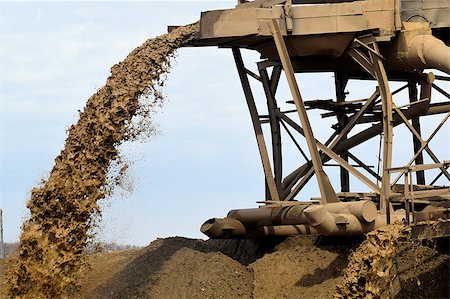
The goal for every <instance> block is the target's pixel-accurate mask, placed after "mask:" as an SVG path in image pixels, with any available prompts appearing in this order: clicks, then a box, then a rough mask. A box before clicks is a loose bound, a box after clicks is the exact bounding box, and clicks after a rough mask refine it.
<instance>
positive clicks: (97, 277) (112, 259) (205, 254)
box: [83, 238, 252, 298]
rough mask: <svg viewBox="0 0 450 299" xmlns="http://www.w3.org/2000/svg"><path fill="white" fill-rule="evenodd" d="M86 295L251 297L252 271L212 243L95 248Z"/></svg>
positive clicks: (169, 242)
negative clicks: (103, 250)
mask: <svg viewBox="0 0 450 299" xmlns="http://www.w3.org/2000/svg"><path fill="white" fill-rule="evenodd" d="M92 267H93V271H92V272H91V274H90V275H89V276H87V277H86V278H85V281H86V284H85V289H84V292H83V293H84V296H83V297H85V298H230V296H232V297H242V298H250V297H251V293H252V275H251V271H250V270H248V269H247V268H246V267H245V266H244V265H242V264H241V263H239V262H237V261H235V260H233V259H232V258H230V257H228V256H226V255H225V254H222V253H221V252H220V251H219V249H218V247H217V246H216V244H209V243H208V242H205V241H202V240H191V239H185V238H169V239H159V240H156V241H154V242H152V243H151V244H150V245H149V246H148V247H146V248H144V249H141V250H132V251H124V252H116V253H111V254H109V253H108V254H98V255H95V256H93V257H92Z"/></svg>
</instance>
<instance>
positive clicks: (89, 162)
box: [3, 24, 198, 298]
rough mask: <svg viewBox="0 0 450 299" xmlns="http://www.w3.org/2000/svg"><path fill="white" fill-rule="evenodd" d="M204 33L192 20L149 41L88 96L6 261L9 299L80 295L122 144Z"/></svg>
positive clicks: (139, 129)
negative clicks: (174, 65)
mask: <svg viewBox="0 0 450 299" xmlns="http://www.w3.org/2000/svg"><path fill="white" fill-rule="evenodd" d="M197 31H198V29H197V25H195V24H194V25H188V26H184V27H179V28H178V29H175V30H174V31H172V32H171V33H169V34H165V35H162V36H159V37H156V38H153V39H149V40H147V41H146V42H145V43H144V44H142V45H141V46H140V47H138V48H136V49H134V50H133V51H132V52H131V53H130V54H129V55H128V56H127V57H126V59H125V60H124V61H122V62H120V63H119V64H116V65H114V66H113V67H112V69H111V76H110V77H109V78H108V80H107V82H106V84H105V86H104V87H102V88H100V89H99V90H98V91H97V92H96V93H95V94H94V95H92V96H91V97H90V98H89V100H88V101H87V104H86V107H85V108H84V110H83V111H82V112H81V113H80V118H79V120H78V122H77V123H76V124H75V125H73V126H71V127H70V129H69V130H68V137H67V139H66V142H65V148H64V150H62V151H61V153H60V154H59V156H58V157H57V158H56V159H55V165H54V167H53V169H52V171H51V173H50V175H49V177H48V179H47V180H46V181H45V182H42V184H41V185H40V186H39V187H36V188H34V189H33V190H32V192H31V198H30V200H29V201H28V203H27V207H28V208H29V210H30V217H29V219H28V220H27V221H26V222H25V223H24V224H23V227H22V234H21V236H20V246H19V249H18V252H17V254H16V256H14V257H12V258H11V259H10V260H9V261H8V263H7V269H6V278H5V281H4V283H3V295H4V296H5V297H6V298H25V297H26V298H59V297H67V296H69V297H73V296H76V294H77V291H78V288H79V281H80V280H79V278H80V276H81V273H82V272H83V269H85V267H86V266H87V264H86V262H87V259H86V254H85V252H84V248H85V246H86V244H87V242H88V240H89V239H90V230H91V229H92V226H93V225H94V222H95V218H96V217H97V216H98V215H100V210H99V206H98V200H99V199H102V198H104V197H105V196H106V195H107V194H108V193H109V192H110V191H111V188H112V183H111V180H109V179H108V177H109V175H108V170H109V169H110V167H111V165H112V164H113V163H117V161H118V160H119V155H118V150H117V148H118V146H119V145H120V144H121V143H123V142H124V141H127V140H131V139H134V138H136V136H137V134H139V133H141V132H142V131H145V130H148V126H146V123H145V122H144V123H140V122H139V119H140V120H143V119H145V118H146V117H147V116H148V113H149V111H151V108H152V107H153V106H155V105H158V104H160V103H161V101H162V99H163V97H162V95H161V93H160V92H159V90H160V89H159V88H160V87H161V86H162V85H163V84H164V78H165V77H164V75H165V74H166V73H167V71H168V68H169V66H170V59H171V58H172V56H173V54H174V51H175V50H176V49H178V48H179V47H181V46H183V44H185V43H186V42H188V41H189V40H191V39H192V38H193V37H194V35H195V33H196V32H197ZM145 97H147V99H149V100H147V101H146V102H145V105H143V104H142V103H143V102H142V98H145ZM136 119H137V121H136ZM147 124H148V123H147ZM120 172H121V171H119V173H118V174H119V175H120ZM112 182H114V180H112Z"/></svg>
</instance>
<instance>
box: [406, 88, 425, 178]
mask: <svg viewBox="0 0 450 299" xmlns="http://www.w3.org/2000/svg"><path fill="white" fill-rule="evenodd" d="M408 91H409V101H410V103H414V102H417V100H418V99H417V82H416V81H410V82H408ZM412 126H413V127H414V129H415V130H416V131H417V133H419V135H420V134H421V130H420V118H419V116H414V117H413V118H412ZM420 146H421V142H420V140H419V139H418V138H417V137H416V136H415V135H414V134H413V149H414V153H417V151H418V150H419V148H420ZM415 163H416V165H418V164H423V154H422V152H420V154H419V155H418V156H417V157H416V160H415ZM416 181H417V184H419V185H425V172H424V171H418V172H416Z"/></svg>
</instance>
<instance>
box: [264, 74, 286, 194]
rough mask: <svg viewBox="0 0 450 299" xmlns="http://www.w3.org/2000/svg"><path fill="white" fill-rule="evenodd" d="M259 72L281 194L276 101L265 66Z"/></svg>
mask: <svg viewBox="0 0 450 299" xmlns="http://www.w3.org/2000/svg"><path fill="white" fill-rule="evenodd" d="M259 74H260V77H261V82H262V84H263V87H264V93H265V95H266V99H267V109H268V111H269V120H270V131H271V137H272V156H273V172H274V175H275V184H276V186H277V190H278V194H281V192H282V190H281V182H282V179H283V160H282V159H283V158H282V152H281V131H280V119H279V118H278V117H277V115H276V111H277V109H278V107H277V101H276V99H275V95H274V94H273V92H272V90H273V89H272V88H271V84H270V79H269V74H268V73H267V69H266V68H260V69H259Z"/></svg>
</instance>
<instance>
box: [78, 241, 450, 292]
mask: <svg viewBox="0 0 450 299" xmlns="http://www.w3.org/2000/svg"><path fill="white" fill-rule="evenodd" d="M359 241H360V240H339V242H337V240H333V239H326V238H315V237H305V236H297V237H291V238H287V239H283V240H272V241H253V240H240V241H239V240H208V241H202V240H192V239H186V238H180V237H176V238H168V239H158V240H156V241H154V242H152V243H151V244H150V245H149V246H147V247H145V248H143V249H133V250H125V251H119V252H112V253H103V254H96V255H93V256H91V262H92V270H91V271H89V272H88V273H86V276H85V277H84V280H83V282H82V285H83V294H82V297H84V298H332V297H333V295H334V294H335V292H336V286H337V285H338V284H340V283H341V282H342V281H343V274H344V272H345V270H346V266H347V261H348V257H349V254H350V253H351V252H352V251H353V250H355V249H356V247H357V246H358V243H359ZM447 241H448V240H447ZM435 245H436V244H435V243H433V244H428V246H425V245H421V244H414V243H411V242H408V243H404V244H402V245H401V246H400V249H399V251H398V255H397V256H396V257H395V260H394V263H395V264H396V269H397V272H396V273H397V276H398V279H397V282H398V283H397V289H396V294H397V295H396V296H395V297H396V298H448V297H449V295H450V294H449V262H450V260H449V255H448V251H447V252H446V251H443V250H442V249H440V247H436V246H435Z"/></svg>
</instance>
